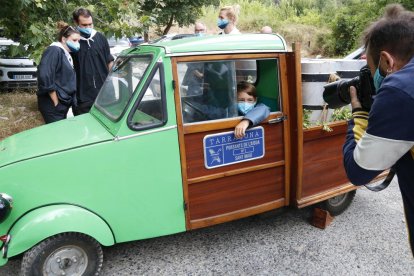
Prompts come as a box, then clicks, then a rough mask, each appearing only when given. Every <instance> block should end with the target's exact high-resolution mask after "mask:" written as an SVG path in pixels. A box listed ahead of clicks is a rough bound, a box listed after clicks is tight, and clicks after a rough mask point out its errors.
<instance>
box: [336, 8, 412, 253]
mask: <svg viewBox="0 0 414 276" xmlns="http://www.w3.org/2000/svg"><path fill="white" fill-rule="evenodd" d="M364 42H365V48H366V50H367V51H366V52H367V63H368V66H369V69H370V71H371V75H372V77H373V84H374V86H375V91H376V93H375V94H376V95H375V97H374V101H373V103H372V106H371V110H367V108H364V105H363V104H362V105H361V102H362V99H361V95H363V94H364V93H363V92H362V91H357V89H356V88H355V87H354V86H351V87H350V89H349V91H350V96H351V98H350V101H351V105H352V113H353V119H351V120H350V121H349V124H348V132H347V136H346V141H345V144H344V147H343V155H344V166H345V170H346V173H347V175H348V178H349V179H350V181H351V182H352V183H353V184H355V185H363V184H367V183H368V182H370V181H371V180H373V179H374V178H375V177H376V176H377V175H378V174H380V173H381V172H383V171H384V170H387V169H389V168H391V167H393V168H394V169H395V171H396V174H397V176H398V182H399V185H400V190H401V194H402V199H403V203H404V210H405V215H406V221H407V226H408V233H409V240H410V245H411V249H412V252H413V253H414V241H413V237H414V148H413V146H414V123H413V118H414V13H413V12H410V11H407V10H405V9H404V8H403V7H402V6H400V5H389V6H387V7H386V10H385V14H384V16H383V17H382V18H380V19H379V20H378V21H376V22H374V23H373V24H372V25H371V26H370V27H368V28H367V30H366V31H365V34H364ZM357 88H358V87H357ZM368 111H369V112H368Z"/></svg>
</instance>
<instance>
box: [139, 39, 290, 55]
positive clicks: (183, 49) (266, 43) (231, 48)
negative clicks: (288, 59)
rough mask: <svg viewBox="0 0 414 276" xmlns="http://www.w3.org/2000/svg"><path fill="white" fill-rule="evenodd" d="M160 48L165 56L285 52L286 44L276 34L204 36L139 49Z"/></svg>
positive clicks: (142, 45)
mask: <svg viewBox="0 0 414 276" xmlns="http://www.w3.org/2000/svg"><path fill="white" fill-rule="evenodd" d="M148 46H150V47H153V46H156V47H162V48H164V49H165V52H166V54H167V55H174V56H176V55H194V54H197V53H200V54H201V53H202V54H206V53H207V54H212V53H226V52H231V53H235V52H249V51H254V52H257V51H261V52H266V51H273V52H274V51H281V52H285V51H286V50H287V49H286V42H285V40H284V39H283V38H282V37H281V36H280V35H277V34H240V35H206V36H204V37H189V38H183V39H177V40H171V41H165V42H159V43H154V44H146V45H144V44H141V46H140V47H143V49H145V47H148Z"/></svg>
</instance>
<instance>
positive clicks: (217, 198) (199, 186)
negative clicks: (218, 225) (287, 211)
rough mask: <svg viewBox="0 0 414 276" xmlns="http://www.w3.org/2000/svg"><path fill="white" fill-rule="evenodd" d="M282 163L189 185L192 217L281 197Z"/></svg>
mask: <svg viewBox="0 0 414 276" xmlns="http://www.w3.org/2000/svg"><path fill="white" fill-rule="evenodd" d="M283 174H284V167H277V168H271V169H266V170H261V171H257V172H255V173H245V174H238V175H234V176H229V177H225V178H219V179H215V180H211V181H207V182H200V183H196V184H192V185H189V187H188V192H189V200H190V201H189V207H190V218H191V220H195V219H201V218H207V217H213V216H217V215H220V214H225V213H230V212H234V211H237V210H242V209H246V208H249V207H253V206H256V205H261V204H264V203H267V202H271V201H274V200H278V199H281V198H284V194H285V190H284V177H283Z"/></svg>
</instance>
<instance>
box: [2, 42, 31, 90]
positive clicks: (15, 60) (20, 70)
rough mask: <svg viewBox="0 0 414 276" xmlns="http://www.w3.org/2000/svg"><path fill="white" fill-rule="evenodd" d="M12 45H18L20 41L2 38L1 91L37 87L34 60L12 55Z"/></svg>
mask: <svg viewBox="0 0 414 276" xmlns="http://www.w3.org/2000/svg"><path fill="white" fill-rule="evenodd" d="M12 45H16V46H18V45H19V43H17V42H14V41H13V40H11V39H7V38H0V91H4V90H11V89H15V88H24V89H30V88H36V87H37V68H36V65H35V63H34V61H33V60H32V59H29V58H27V57H10V56H9V49H10V47H11V46H12Z"/></svg>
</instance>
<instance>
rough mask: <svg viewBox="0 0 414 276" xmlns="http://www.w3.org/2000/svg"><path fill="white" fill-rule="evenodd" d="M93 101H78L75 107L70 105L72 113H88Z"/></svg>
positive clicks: (76, 114)
mask: <svg viewBox="0 0 414 276" xmlns="http://www.w3.org/2000/svg"><path fill="white" fill-rule="evenodd" d="M92 105H93V103H78V105H77V106H76V107H72V110H73V115H75V116H78V115H82V114H85V113H88V112H89V110H91V108H92Z"/></svg>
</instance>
